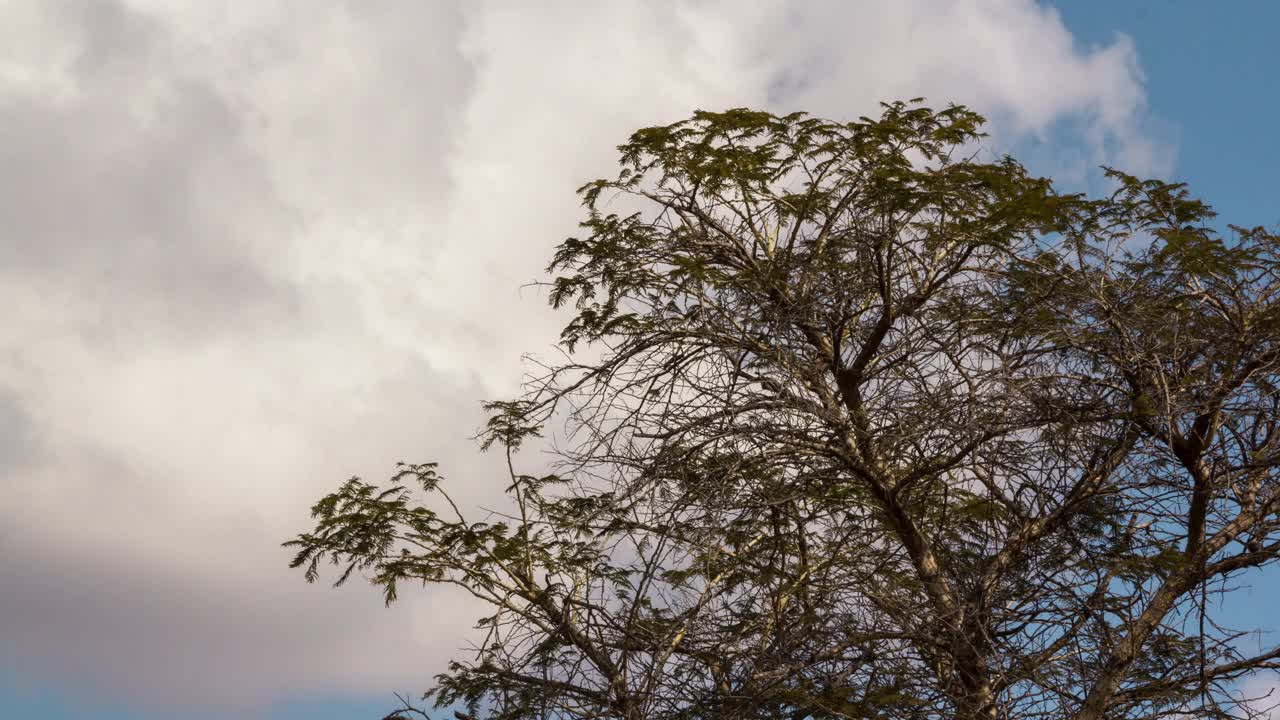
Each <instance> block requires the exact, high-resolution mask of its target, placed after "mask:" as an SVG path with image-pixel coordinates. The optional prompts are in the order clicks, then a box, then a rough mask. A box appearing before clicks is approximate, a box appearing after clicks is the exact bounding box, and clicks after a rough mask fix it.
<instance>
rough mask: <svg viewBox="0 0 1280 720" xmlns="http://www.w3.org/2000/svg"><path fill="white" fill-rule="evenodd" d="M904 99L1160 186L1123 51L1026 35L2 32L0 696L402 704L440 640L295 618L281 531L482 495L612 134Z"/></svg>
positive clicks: (229, 7)
mask: <svg viewBox="0 0 1280 720" xmlns="http://www.w3.org/2000/svg"><path fill="white" fill-rule="evenodd" d="M916 95H926V96H928V97H930V99H931V100H933V101H935V102H937V103H942V102H946V101H949V100H956V101H962V102H966V103H971V104H973V105H974V106H975V107H977V108H978V109H979V110H982V111H984V112H986V113H988V114H990V115H991V117H992V118H993V121H994V122H995V125H996V136H995V138H994V142H995V143H996V144H997V145H998V146H999V147H1014V146H1018V145H1019V144H1028V143H1031V144H1035V162H1036V163H1037V168H1038V169H1040V170H1041V171H1055V170H1058V169H1061V168H1072V167H1084V166H1088V165H1092V164H1096V163H1097V162H1102V161H1111V162H1117V163H1121V164H1126V166H1128V167H1131V168H1134V169H1136V170H1139V171H1147V170H1151V169H1159V168H1160V167H1163V165H1162V163H1164V164H1166V165H1167V163H1168V162H1169V161H1168V159H1167V158H1168V156H1169V155H1168V153H1167V150H1168V148H1166V147H1164V146H1162V145H1160V144H1159V143H1156V142H1153V141H1152V140H1151V139H1150V138H1149V137H1148V134H1147V133H1146V131H1145V128H1146V126H1147V124H1148V121H1149V118H1147V117H1146V114H1145V109H1144V101H1143V94H1142V85H1141V73H1140V71H1139V68H1138V65H1137V60H1136V58H1135V55H1134V51H1133V48H1132V45H1131V44H1129V43H1128V42H1127V41H1125V40H1124V39H1122V38H1121V39H1118V40H1117V41H1116V42H1115V43H1113V44H1111V45H1108V46H1105V47H1099V48H1093V49H1084V48H1081V47H1079V46H1078V45H1076V44H1075V43H1074V41H1073V39H1072V37H1071V35H1070V33H1069V32H1067V30H1066V29H1065V28H1064V27H1063V26H1062V24H1061V22H1060V20H1059V19H1058V17H1057V15H1056V13H1054V12H1053V11H1052V10H1049V9H1046V8H1044V7H1041V6H1038V5H1034V4H1031V3H1028V2H1014V1H1012V0H1010V1H1008V2H999V3H986V2H984V3H958V4H954V5H948V4H943V5H938V4H934V3H928V4H926V3H908V2H902V3H896V4H888V5H885V4H882V5H875V6H870V7H868V6H861V7H859V6H855V5H853V4H848V3H829V4H825V5H824V4H820V3H805V4H794V5H787V4H780V3H749V4H746V5H743V4H741V3H729V2H670V3H661V4H655V3H643V2H638V1H635V2H622V1H619V2H611V3H587V4H582V3H574V4H569V3H537V4H527V3H514V2H506V3H499V2H468V3H458V4H451V3H444V2H441V3H421V2H414V1H412V0H380V1H378V2H355V1H354V0H346V1H343V0H324V1H321V0H314V1H307V2H303V1H302V0H288V1H286V0H273V1H268V0H262V1H261V2H257V3H235V4H226V3H212V2H197V1H194V0H193V1H190V2H177V1H176V0H145V1H144V0H130V1H128V2H126V1H124V0H101V1H99V2H75V1H73V0H62V1H57V2H55V1H52V0H51V1H50V2H42V3H0V128H2V129H0V217H3V218H4V219H5V227H4V234H3V236H0V302H3V303H4V306H5V307H6V308H8V309H9V310H10V312H9V313H8V317H7V320H6V323H5V326H4V329H3V330H0V432H2V433H3V437H2V438H0V469H3V470H4V474H3V476H0V477H3V481H0V482H2V483H3V485H2V486H0V528H3V530H0V558H3V560H0V572H3V577H4V578H5V582H4V583H3V584H2V585H0V637H4V638H6V639H7V640H9V639H13V641H12V642H10V641H6V642H4V643H0V667H8V668H10V669H12V670H14V671H17V672H21V673H24V674H27V675H30V676H32V677H37V678H43V679H47V680H49V679H51V680H56V681H60V682H65V683H67V684H69V685H72V684H73V685H87V686H91V687H96V688H103V689H106V690H110V691H112V692H115V693H117V694H119V695H122V696H125V697H126V698H129V699H131V700H133V701H137V702H146V703H161V704H163V703H171V704H174V705H177V704H181V705H183V706H187V707H189V706H191V705H193V704H197V705H205V704H209V703H222V704H226V705H228V706H237V707H241V708H244V707H250V706H254V705H261V704H263V703H265V702H267V701H268V700H269V699H270V698H271V697H273V696H277V695H283V694H297V693H300V692H306V691H308V690H315V689H320V688H323V689H326V690H330V691H350V692H386V691H389V690H391V689H415V688H419V687H421V686H422V685H423V684H424V683H425V682H426V681H427V678H428V677H429V676H430V675H431V673H433V672H435V671H437V670H439V669H440V668H441V667H442V666H443V662H444V660H445V658H447V657H448V656H449V655H450V654H451V653H452V651H453V649H454V648H455V647H457V646H458V645H459V644H460V643H461V642H462V639H463V637H464V635H465V630H464V629H463V628H464V627H465V625H466V620H467V619H468V618H470V617H471V610H470V608H469V607H468V606H467V605H466V603H465V602H463V601H462V600H461V599H460V598H459V597H458V596H457V595H455V594H451V593H447V592H443V591H438V590H428V591H426V592H424V593H422V594H421V595H419V596H416V597H415V598H413V599H411V600H409V601H407V603H406V605H405V606H404V607H401V608H398V609H395V610H391V611H383V610H382V609H381V604H380V601H379V600H378V599H377V598H376V597H375V596H374V595H373V594H370V593H368V592H362V591H360V590H354V589H353V590H350V591H342V592H334V591H325V590H321V589H317V588H306V587H304V586H303V585H302V582H301V578H300V577H299V576H297V575H296V574H291V573H289V572H288V571H287V570H285V568H284V562H285V559H286V555H285V553H283V551H281V550H280V549H279V548H278V543H279V542H280V541H281V540H283V539H285V538H287V537H289V536H290V535H292V534H294V533H296V532H297V531H299V530H301V529H304V528H305V527H306V517H305V508H306V506H307V505H308V504H309V503H310V502H311V501H313V500H314V499H315V498H316V497H318V496H319V495H320V494H322V493H324V492H326V491H328V490H329V489H331V488H332V487H333V486H334V485H335V484H336V483H337V482H338V481H340V480H341V479H343V478H345V477H347V476H350V475H352V474H361V475H365V476H368V477H375V478H376V477H381V476H384V475H385V474H387V472H388V471H389V470H390V469H391V467H392V463H394V462H395V461H397V460H406V461H422V460H440V461H441V462H442V465H443V467H444V468H445V470H446V472H447V474H448V475H449V476H450V477H451V479H452V486H453V487H456V488H457V490H458V492H459V493H460V494H461V496H462V499H463V500H464V501H466V502H471V503H475V502H483V501H484V500H485V499H487V498H492V497H493V496H494V494H495V493H496V492H497V491H498V489H499V488H500V487H501V485H500V479H501V476H500V474H499V469H500V468H499V467H498V465H497V464H496V462H495V460H496V459H495V458H489V457H477V456H476V455H475V446H474V443H473V442H472V441H471V440H469V436H470V435H471V433H472V431H473V429H474V428H476V427H478V425H479V424H480V422H481V415H480V413H479V408H478V404H479V401H480V400H481V399H484V398H487V397H494V396H501V395H505V394H508V393H510V392H512V391H513V390H514V389H515V387H516V383H517V381H518V378H519V373H520V365H519V361H518V357H519V354H520V353H522V352H525V351H538V350H541V349H546V348H548V347H549V345H550V343H551V342H552V341H553V340H554V338H555V336H556V333H557V330H558V326H557V318H556V317H555V316H553V315H552V314H551V313H550V312H549V311H547V310H546V309H545V308H544V307H543V305H542V302H541V299H540V296H539V294H538V293H537V292H535V291H533V290H530V289H523V290H522V289H521V287H520V286H521V285H522V284H524V283H527V282H529V281H531V280H534V279H537V278H538V277H539V274H540V270H541V267H542V266H543V265H544V264H545V261H546V259H547V258H548V256H549V252H550V250H551V248H552V247H553V246H554V245H555V244H556V243H557V242H558V241H559V240H560V239H562V238H563V237H565V236H567V235H568V234H570V233H572V232H573V231H574V229H575V223H576V221H577V220H578V217H579V216H578V207H577V200H576V198H575V197H574V195H573V193H572V190H573V188H575V187H577V186H578V185H579V184H581V182H583V181H584V180H587V179H590V178H592V177H596V176H599V175H602V174H607V173H609V172H611V168H612V167H613V165H614V160H615V158H614V151H613V148H614V146H615V145H617V144H618V143H619V142H621V141H623V140H624V139H625V138H626V136H627V135H628V134H629V133H630V132H631V131H632V130H634V129H635V128H637V127H640V126H644V125H650V124H656V123H665V122H672V121H675V120H678V119H680V118H683V117H686V116H687V115H688V114H689V113H690V111H692V110H693V109H695V108H708V109H716V108H724V107H730V106H739V105H750V106H766V107H769V108H772V109H776V110H792V109H797V108H800V109H806V110H810V111H812V112H814V113H816V114H821V115H828V116H833V117H840V116H854V115H858V114H864V113H874V112H875V108H876V105H875V104H876V102H877V101H878V100H881V99H892V98H903V97H912V96H916ZM1037 143H1038V144H1037Z"/></svg>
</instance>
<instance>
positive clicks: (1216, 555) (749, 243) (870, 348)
mask: <svg viewBox="0 0 1280 720" xmlns="http://www.w3.org/2000/svg"><path fill="white" fill-rule="evenodd" d="M982 127H983V118H982V117H980V116H979V115H978V114H976V113H974V112H973V111H971V110H969V109H966V108H964V107H960V106H951V107H948V108H946V109H942V110H935V109H931V108H929V107H927V106H925V105H924V104H922V102H921V101H919V100H913V101H910V102H897V103H892V104H886V105H884V106H883V113H882V114H881V115H880V116H879V117H877V118H861V119H858V120H856V121H853V122H833V121H828V120H822V119H817V118H813V117H810V116H807V115H805V114H801V113H795V114H790V115H784V116H779V115H773V114H769V113H765V112H756V111H751V110H745V109H736V110H729V111H727V112H698V113H695V114H694V115H693V117H692V118H690V119H688V120H685V121H683V122H678V123H676V124H673V125H669V126H664V127H653V128H646V129H642V130H640V131H638V132H636V133H635V134H634V135H632V136H631V138H630V140H629V141H628V142H627V143H626V144H624V145H622V146H620V148H619V149H620V153H621V170H620V172H619V174H618V175H617V176H616V177H614V178H612V179H605V180H598V181H595V182H591V183H589V184H587V185H585V186H584V187H583V188H582V189H581V190H580V194H581V196H582V199H583V204H584V207H585V211H586V219H585V221H584V222H583V223H582V232H581V233H580V236H579V237H575V238H570V239H568V240H566V241H564V242H563V243H562V244H561V245H560V246H559V247H558V249H557V251H556V253H555V255H554V258H553V259H552V261H551V264H550V267H549V273H550V275H551V279H550V281H549V283H548V288H549V296H550V301H551V303H552V304H553V305H555V306H556V307H560V308H564V309H565V310H566V311H567V312H568V314H569V316H570V318H569V320H568V323H567V325H566V326H565V329H564V331H563V334H562V336H561V346H562V348H563V353H562V355H561V356H560V359H559V360H557V361H555V362H545V361H544V362H542V363H541V364H538V365H537V370H536V372H535V373H533V374H532V375H531V376H530V377H529V379H528V380H527V382H526V383H525V390H524V392H523V394H521V395H520V396H519V397H516V398H513V399H508V400H502V401H496V402H492V403H490V404H489V405H488V406H487V407H488V409H489V410H490V413H491V415H490V420H489V423H488V426H487V428H485V429H484V430H483V433H482V438H483V445H484V447H485V448H486V449H496V450H497V451H500V452H505V453H506V454H507V458H508V460H509V463H508V467H509V468H510V477H509V478H508V479H507V480H506V483H507V485H508V487H507V494H508V496H509V498H510V500H511V506H510V511H509V512H505V513H488V514H483V515H479V514H478V513H477V511H474V510H472V509H467V508H462V507H458V506H457V504H456V503H454V501H453V500H452V499H450V496H449V495H448V493H447V491H446V485H447V483H445V482H444V481H443V480H442V478H441V475H440V474H438V472H437V468H436V466H435V465H434V464H411V465H402V466H400V469H399V472H398V473H397V474H396V475H395V476H394V477H393V478H392V480H391V482H390V483H389V484H387V485H382V486H379V485H374V484H370V483H366V482H364V481H362V480H360V479H357V478H353V479H351V480H350V481H348V482H346V483H345V484H344V485H342V486H341V487H340V488H339V489H338V490H337V491H336V492H334V493H333V494H331V495H329V496H327V497H325V498H324V499H322V500H320V501H319V502H318V503H317V504H316V505H315V506H314V508H313V513H314V516H315V518H316V526H315V528H314V529H313V530H311V531H310V532H307V533H305V534H302V535H300V536H299V537H298V538H297V539H295V540H293V541H292V542H291V543H289V544H290V545H291V546H293V547H294V548H296V550H297V555H296V558H295V559H294V561H293V565H294V567H302V568H304V569H305V572H306V577H307V579H308V580H314V579H316V578H317V576H318V574H319V572H320V569H321V567H322V565H323V564H325V563H328V562H332V563H334V564H336V565H338V582H342V581H344V580H346V579H347V578H349V577H350V576H351V575H352V574H353V573H356V574H357V575H360V576H363V577H365V578H367V579H368V580H369V581H370V582H372V583H374V584H376V585H379V586H381V587H382V588H383V589H384V590H385V593H386V600H387V602H392V601H394V600H395V599H396V597H397V593H398V592H399V591H400V590H401V588H402V586H403V585H404V583H406V582H414V583H417V582H422V583H444V584H452V585H455V586H459V587H461V588H462V589H463V590H465V591H466V592H467V593H470V594H471V595H473V596H475V597H476V598H478V599H479V601H480V602H481V603H483V604H484V605H485V607H487V608H488V611H487V614H486V616H485V617H482V618H480V619H479V622H478V626H479V633H478V636H477V637H478V642H477V645H476V647H475V648H473V649H472V650H470V651H467V652H465V653H460V654H459V655H458V656H457V659H455V660H454V661H453V662H452V663H450V665H449V667H448V669H447V671H445V672H444V673H443V674H441V675H439V676H438V677H437V678H436V680H435V685H434V687H433V688H432V689H431V690H430V691H429V692H428V693H427V694H426V696H425V697H424V703H425V704H426V705H436V706H439V707H445V708H448V709H449V712H452V713H454V714H456V716H457V717H460V718H480V717H491V718H503V719H510V720H517V719H520V720H524V719H530V720H531V719H534V718H539V719H542V718H617V719H619V720H639V719H640V718H646V719H648V718H654V719H657V718H661V719H664V720H665V719H672V720H674V719H676V718H685V719H689V720H694V719H711V718H743V719H749V718H761V719H763V718H788V719H793V720H800V719H802V718H815V719H816V718H885V719H895V720H896V719H903V720H906V719H909V718H962V719H965V720H968V719H973V718H991V719H994V718H1018V719H1022V718H1073V719H1075V720H1098V719H1100V718H1159V717H1174V716H1177V717H1187V716H1195V717H1238V716H1245V715H1248V714H1249V713H1251V712H1256V711H1257V710H1258V709H1259V708H1260V707H1263V705H1259V704H1257V703H1246V702H1244V701H1245V700H1246V699H1247V698H1245V697H1244V696H1243V695H1242V692H1243V691H1242V690H1241V687H1240V682H1239V681H1240V680H1241V679H1242V678H1244V677H1246V676H1247V675H1248V674H1249V673H1252V672H1255V671H1259V670H1272V669H1274V668H1276V667H1277V663H1278V662H1280V649H1266V648H1265V647H1261V646H1259V645H1258V644H1257V642H1256V641H1253V640H1250V641H1249V642H1245V633H1246V632H1248V631H1249V630H1252V629H1253V628H1232V627H1230V622H1229V621H1230V620H1231V618H1225V617H1222V612H1221V610H1220V603H1219V602H1218V601H1219V600H1221V599H1222V598H1223V597H1225V596H1227V595H1229V594H1230V593H1231V592H1232V590H1233V589H1235V588H1236V587H1237V586H1238V585H1239V582H1240V578H1241V577H1242V574H1244V573H1247V572H1249V571H1251V570H1253V569H1256V568H1264V567H1267V566H1269V565H1271V564H1273V563H1275V561H1276V559H1277V557H1280V515H1278V514H1277V511H1278V510H1280V482H1278V478H1280V476H1278V474H1277V469H1278V463H1280V433H1278V432H1277V430H1278V426H1277V423H1278V422H1280V413H1278V403H1280V395H1278V394H1277V385H1278V384H1280V378H1278V377H1277V370H1278V368H1280V304H1278V302H1277V301H1278V300H1280V295H1278V292H1280V255H1278V251H1280V237H1277V235H1275V234H1272V233H1270V232H1268V231H1266V230H1265V229H1263V228H1243V227H1236V226H1228V227H1229V229H1227V230H1223V231H1222V233H1219V232H1218V231H1217V230H1215V228H1214V226H1213V224H1212V223H1213V217H1214V214H1213V212H1212V211H1211V210H1210V208H1209V207H1208V206H1206V205H1205V204H1204V203H1203V202H1201V201H1199V200H1197V199H1195V198H1193V197H1192V196H1191V195H1190V194H1189V193H1188V191H1187V189H1186V188H1185V187H1184V186H1183V185H1181V184H1173V183H1166V182H1162V181H1158V180H1145V179H1140V178H1136V177H1133V176H1131V175H1128V174H1125V173H1123V172H1121V171H1118V170H1114V169H1106V175H1107V178H1108V179H1109V181H1110V183H1111V187H1112V188H1114V191H1113V192H1110V194H1107V195H1106V196H1104V197H1100V198H1090V197H1085V196H1083V195H1079V194H1069V193H1063V192H1059V191H1058V190H1056V189H1055V188H1054V186H1053V184H1052V183H1051V182H1050V181H1049V180H1047V179H1043V178H1038V177H1034V176H1032V175H1031V174H1029V173H1028V172H1027V170H1026V169H1025V168H1024V167H1023V166H1021V165H1020V164H1019V163H1018V162H1016V161H1015V160H1013V159H1012V158H1008V157H1004V158H999V159H995V160H990V156H989V154H987V153H986V151H983V150H982V149H981V145H980V144H979V143H980V140H981V137H982ZM984 158H986V159H984ZM539 438H540V439H539ZM534 442H536V443H538V445H539V447H550V448H552V451H551V452H552V457H553V462H552V463H550V464H549V465H546V464H543V463H541V462H538V463H537V465H536V468H538V469H534V470H526V471H522V469H521V468H522V462H524V461H525V456H519V455H516V451H517V450H518V449H519V448H520V447H521V446H522V444H529V443H534ZM530 462H534V461H533V460H530ZM1264 704H1265V703H1264ZM414 714H418V715H422V716H424V717H425V716H426V710H424V709H419V708H416V707H414V706H413V705H412V704H408V703H406V706H405V708H403V709H402V710H400V711H399V714H398V715H397V717H410V716H412V715H414Z"/></svg>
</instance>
